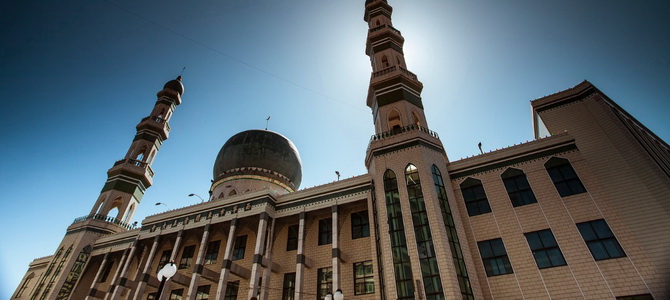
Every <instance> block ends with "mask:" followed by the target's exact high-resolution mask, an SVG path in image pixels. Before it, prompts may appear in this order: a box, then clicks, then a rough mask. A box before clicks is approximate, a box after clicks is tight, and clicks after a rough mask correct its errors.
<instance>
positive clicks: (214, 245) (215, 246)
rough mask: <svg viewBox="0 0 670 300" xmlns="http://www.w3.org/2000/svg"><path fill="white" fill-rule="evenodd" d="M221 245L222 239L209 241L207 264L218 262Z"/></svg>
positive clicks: (206, 255) (206, 256)
mask: <svg viewBox="0 0 670 300" xmlns="http://www.w3.org/2000/svg"><path fill="white" fill-rule="evenodd" d="M220 247H221V241H213V242H209V244H208V245H207V253H205V264H206V265H212V264H215V263H216V259H217V258H218V257H219V248H220Z"/></svg>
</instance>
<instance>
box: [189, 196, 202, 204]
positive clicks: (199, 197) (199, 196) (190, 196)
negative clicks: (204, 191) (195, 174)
mask: <svg viewBox="0 0 670 300" xmlns="http://www.w3.org/2000/svg"><path fill="white" fill-rule="evenodd" d="M188 196H189V197H193V196H196V197H198V198H200V203H203V202H205V199H202V197H200V196H199V195H198V194H188Z"/></svg>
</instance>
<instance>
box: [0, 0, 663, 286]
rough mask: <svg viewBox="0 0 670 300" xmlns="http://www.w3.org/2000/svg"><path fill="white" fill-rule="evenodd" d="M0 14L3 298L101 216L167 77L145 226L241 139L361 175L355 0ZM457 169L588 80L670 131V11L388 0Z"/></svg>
mask: <svg viewBox="0 0 670 300" xmlns="http://www.w3.org/2000/svg"><path fill="white" fill-rule="evenodd" d="M6 2H7V3H6V4H5V5H4V6H3V9H2V11H1V12H0V33H1V36H2V43H0V70H2V71H1V72H0V101H1V104H2V109H0V143H1V144H0V145H1V146H2V147H0V190H2V191H3V196H2V199H0V218H2V220H3V221H4V226H5V230H4V231H3V234H4V240H3V242H2V243H1V244H0V298H5V299H8V298H9V297H10V295H11V294H12V293H13V291H14V289H15V288H16V286H17V285H18V283H19V281H20V279H21V276H22V275H23V274H24V272H25V271H26V270H27V267H28V263H29V262H30V261H31V260H32V259H33V258H36V257H41V256H46V255H50V254H52V253H53V252H54V251H55V248H56V246H57V244H58V243H59V241H60V239H61V238H62V236H63V234H64V233H65V228H66V227H67V226H68V225H69V224H70V223H71V222H72V220H73V219H74V218H76V217H79V216H82V215H85V214H87V213H88V212H89V210H90V209H91V206H92V205H93V202H94V201H95V199H96V198H97V196H98V193H99V191H100V189H101V188H102V186H103V184H104V182H105V179H106V171H107V169H108V168H109V167H111V166H112V164H113V163H114V161H116V160H118V159H120V158H122V157H123V155H124V154H125V153H126V151H127V149H128V147H129V146H130V142H131V140H132V138H133V136H134V133H135V128H134V127H135V125H136V124H137V123H138V122H139V120H140V119H141V118H143V117H145V116H147V115H148V114H149V112H150V110H151V108H152V107H153V103H154V101H155V99H156V98H155V94H156V92H157V91H159V90H160V89H161V88H162V86H163V84H164V83H165V82H166V81H168V80H170V79H173V78H174V77H176V76H177V75H178V74H179V73H180V72H181V70H182V67H184V66H186V68H187V69H186V71H185V72H184V85H185V89H186V92H185V94H184V96H183V104H182V105H181V106H180V107H178V108H177V110H176V112H175V114H174V117H173V118H172V120H171V124H170V126H171V128H172V131H171V133H170V139H169V140H168V141H166V142H165V144H164V145H163V147H162V148H161V150H160V152H159V153H158V155H157V158H156V160H155V162H154V165H153V169H154V170H155V172H156V176H155V178H154V186H152V187H151V188H150V189H149V190H148V191H147V193H146V194H145V196H144V199H143V200H142V204H141V205H140V207H139V209H138V211H137V213H136V215H135V220H137V221H141V220H142V219H143V218H144V217H145V216H147V215H150V214H154V213H159V212H160V211H161V210H164V209H165V207H164V206H155V205H154V203H156V202H164V203H166V204H167V205H168V206H169V208H171V209H174V208H179V207H182V206H186V205H190V204H194V203H197V201H198V200H197V199H195V198H189V197H187V195H188V194H190V193H197V194H199V195H201V196H203V197H206V196H207V191H208V188H209V184H210V179H211V176H212V175H211V174H212V164H213V162H214V159H215V157H216V154H217V153H218V151H219V149H220V147H221V146H222V145H223V143H225V141H226V140H227V139H228V138H229V137H230V136H232V135H233V134H235V133H237V132H239V131H243V130H247V129H254V128H264V127H265V119H266V118H267V116H268V115H271V116H272V118H271V120H270V129H271V130H274V131H277V132H280V133H282V134H284V135H285V136H287V137H288V138H289V139H291V140H292V141H293V142H294V143H295V145H296V146H297V147H298V149H299V151H300V155H301V157H302V161H303V183H302V188H306V187H310V186H315V185H320V184H324V183H328V182H330V181H333V180H335V179H336V175H335V171H336V170H338V171H339V172H340V173H341V174H342V176H343V177H345V178H346V177H350V176H355V175H359V174H363V173H365V166H364V163H363V160H364V156H365V149H366V147H367V143H368V140H369V137H370V135H372V134H373V125H372V120H371V113H370V110H369V108H367V106H365V97H366V93H367V84H368V82H369V76H370V64H369V60H368V58H367V56H366V55H365V53H364V48H365V38H366V34H367V25H366V24H365V23H364V21H363V7H364V5H363V2H364V1H362V0H360V1H351V0H347V1H306V0H289V1H271V0H225V1H222V0H219V1H214V0H202V1H197V2H193V1H176V0H165V1H161V2H160V4H158V3H157V2H156V1H145V0H139V1H125V0H124V1H118V0H88V1H81V0H71V1H56V2H54V1H44V0H36V1H19V0H13V1H12V0H10V1H6ZM390 4H391V5H392V6H393V7H394V9H395V11H394V16H393V20H394V25H395V27H396V28H398V29H399V30H401V31H402V33H403V36H404V37H405V40H406V42H405V54H406V61H407V63H408V67H409V69H410V70H411V71H413V72H414V73H416V74H417V75H418V76H419V79H420V80H421V81H422V82H423V83H424V87H425V88H424V92H423V101H424V106H425V108H426V117H427V120H428V126H429V127H430V128H431V129H432V130H434V131H436V132H438V133H439V134H440V137H441V139H442V142H443V143H444V146H445V148H446V150H447V154H448V155H449V157H450V159H451V160H458V159H460V158H462V157H466V156H469V155H473V154H476V153H477V152H478V150H477V143H478V142H482V144H483V148H484V149H485V150H495V149H496V148H502V147H507V146H509V145H512V144H515V143H519V142H525V141H526V140H530V139H532V127H531V113H530V105H529V101H530V100H532V99H536V98H539V97H542V96H545V95H548V94H552V93H555V92H557V91H560V90H564V89H567V88H570V87H572V86H574V85H576V84H578V83H579V82H581V81H582V80H584V79H588V80H589V81H591V82H592V83H594V84H595V85H596V86H597V87H598V88H600V89H601V90H602V91H603V92H604V93H606V94H607V95H608V96H609V97H610V98H612V99H614V101H616V102H617V103H618V104H619V105H621V106H622V107H623V108H624V109H626V110H627V111H628V112H629V113H631V114H632V115H633V116H634V117H636V118H637V119H638V120H639V121H641V122H642V123H643V124H644V125H646V126H647V127H648V128H650V129H651V130H652V131H654V132H655V133H656V134H657V135H659V136H660V137H661V138H663V139H664V140H666V141H667V140H668V138H669V137H670V126H668V121H667V116H668V115H669V114H670V96H668V95H669V94H670V93H669V91H668V89H670V57H669V55H668V53H670V21H669V19H668V18H667V16H668V15H670V2H667V1H622V0H608V1H605V0H591V1H577V0H566V1H531V0H511V1H494V0H477V1H444V0H413V1H400V0H390Z"/></svg>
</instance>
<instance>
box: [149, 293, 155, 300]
mask: <svg viewBox="0 0 670 300" xmlns="http://www.w3.org/2000/svg"><path fill="white" fill-rule="evenodd" d="M147 300H156V293H150V294H148V295H147Z"/></svg>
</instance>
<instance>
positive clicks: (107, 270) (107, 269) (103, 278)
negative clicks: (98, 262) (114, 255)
mask: <svg viewBox="0 0 670 300" xmlns="http://www.w3.org/2000/svg"><path fill="white" fill-rule="evenodd" d="M113 265H114V261H113V260H110V261H108V262H107V265H106V266H105V269H104V270H103V271H102V276H100V281H99V282H105V281H107V277H109V273H110V272H111V271H112V266H113Z"/></svg>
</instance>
